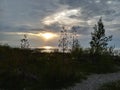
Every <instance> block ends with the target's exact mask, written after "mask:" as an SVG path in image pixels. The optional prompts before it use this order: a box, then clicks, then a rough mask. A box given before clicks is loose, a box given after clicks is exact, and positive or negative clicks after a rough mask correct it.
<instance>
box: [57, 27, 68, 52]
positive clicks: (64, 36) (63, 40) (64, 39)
mask: <svg viewBox="0 0 120 90" xmlns="http://www.w3.org/2000/svg"><path fill="white" fill-rule="evenodd" d="M58 46H59V47H60V48H61V50H62V52H63V54H64V53H65V52H66V51H67V50H68V33H67V30H66V29H65V27H63V28H62V30H61V32H60V40H59V45H58Z"/></svg>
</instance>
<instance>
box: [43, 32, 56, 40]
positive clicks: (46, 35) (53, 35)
mask: <svg viewBox="0 0 120 90" xmlns="http://www.w3.org/2000/svg"><path fill="white" fill-rule="evenodd" d="M56 36H57V35H55V34H53V33H43V34H42V37H43V38H44V39H46V40H48V39H52V38H54V37H56Z"/></svg>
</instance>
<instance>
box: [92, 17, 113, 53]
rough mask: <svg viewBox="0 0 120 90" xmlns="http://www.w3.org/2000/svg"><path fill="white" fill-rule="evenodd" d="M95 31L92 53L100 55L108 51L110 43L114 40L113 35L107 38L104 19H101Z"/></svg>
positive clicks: (93, 33)
mask: <svg viewBox="0 0 120 90" xmlns="http://www.w3.org/2000/svg"><path fill="white" fill-rule="evenodd" d="M93 29H94V32H92V33H91V36H92V40H91V41H90V46H91V53H92V54H97V55H100V54H103V53H104V52H106V51H107V49H108V47H107V45H108V41H111V40H112V35H111V36H108V37H106V35H105V29H104V25H103V22H102V18H100V19H99V21H98V23H97V25H95V26H94V28H93Z"/></svg>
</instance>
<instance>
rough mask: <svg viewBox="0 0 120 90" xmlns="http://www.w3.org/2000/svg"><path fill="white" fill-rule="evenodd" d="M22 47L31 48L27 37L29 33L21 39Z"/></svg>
mask: <svg viewBox="0 0 120 90" xmlns="http://www.w3.org/2000/svg"><path fill="white" fill-rule="evenodd" d="M21 48H22V49H26V48H29V41H28V39H27V35H24V38H23V39H21Z"/></svg>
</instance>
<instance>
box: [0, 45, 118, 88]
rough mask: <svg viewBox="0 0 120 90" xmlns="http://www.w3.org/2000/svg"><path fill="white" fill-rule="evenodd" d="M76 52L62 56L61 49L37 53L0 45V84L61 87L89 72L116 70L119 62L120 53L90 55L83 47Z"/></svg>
mask: <svg viewBox="0 0 120 90" xmlns="http://www.w3.org/2000/svg"><path fill="white" fill-rule="evenodd" d="M77 54H79V55H77V56H75V55H76V54H75V53H74V54H72V53H66V54H65V57H64V58H65V59H64V60H63V59H62V58H63V57H62V56H63V55H62V53H58V52H54V53H40V52H35V51H34V50H29V49H19V48H11V47H9V46H2V45H0V88H1V89H4V90H23V89H24V88H25V89H26V90H40V89H52V90H53V89H58V88H59V89H60V88H63V87H67V86H71V85H73V84H74V83H75V82H80V80H82V79H86V78H85V77H86V75H88V74H91V73H109V72H114V71H117V70H118V69H117V67H118V66H119V64H120V61H119V60H120V59H119V58H120V57H115V56H114V57H113V56H109V55H105V56H97V57H96V58H94V59H93V56H91V55H90V54H88V52H87V51H85V50H80V51H79V52H77ZM73 57H74V58H73ZM95 59H96V61H94V60H95Z"/></svg>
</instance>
